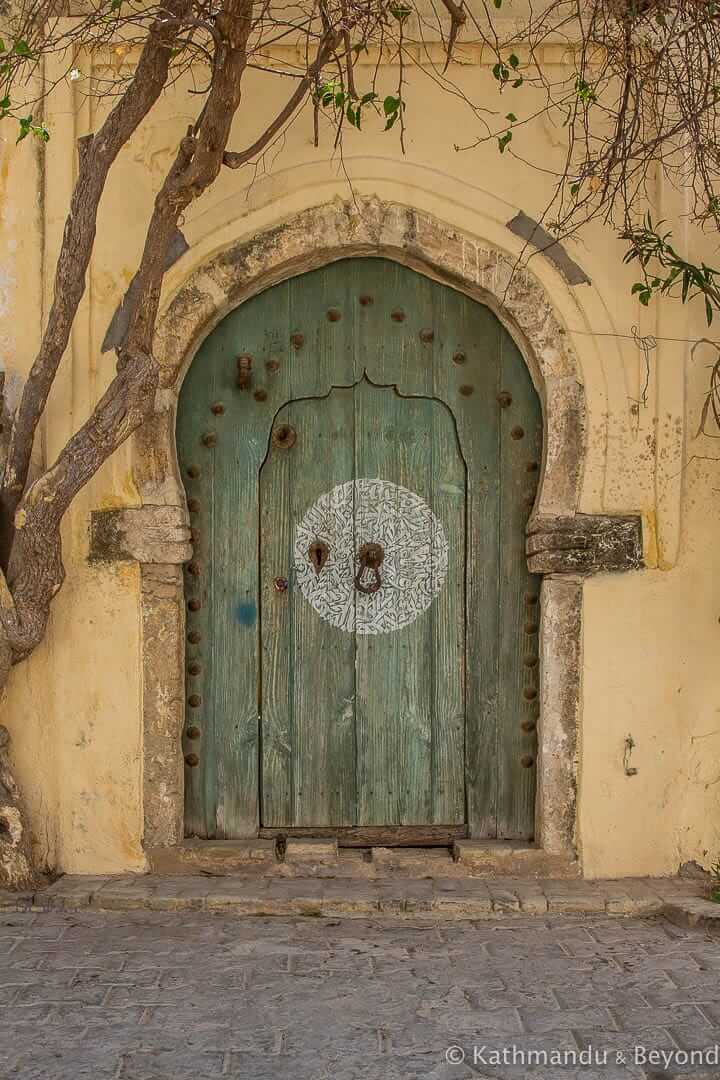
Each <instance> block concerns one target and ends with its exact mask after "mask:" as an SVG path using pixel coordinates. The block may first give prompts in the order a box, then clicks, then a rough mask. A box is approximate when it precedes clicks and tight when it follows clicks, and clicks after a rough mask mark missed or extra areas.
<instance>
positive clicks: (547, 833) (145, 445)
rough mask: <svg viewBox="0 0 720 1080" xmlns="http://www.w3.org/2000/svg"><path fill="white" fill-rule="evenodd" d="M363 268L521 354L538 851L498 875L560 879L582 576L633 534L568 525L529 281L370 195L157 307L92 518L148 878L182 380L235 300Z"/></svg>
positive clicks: (155, 845)
mask: <svg viewBox="0 0 720 1080" xmlns="http://www.w3.org/2000/svg"><path fill="white" fill-rule="evenodd" d="M309 238H310V239H309ZM372 255H376V256H382V257H385V258H390V259H394V260H396V261H398V262H400V263H403V264H405V265H407V266H409V267H411V268H412V269H415V270H417V271H419V272H420V273H423V274H425V275H426V276H429V277H432V278H434V279H436V280H438V281H441V282H443V283H445V284H447V285H450V286H452V287H453V288H456V289H458V290H460V291H462V292H464V293H466V294H467V295H469V296H471V297H472V298H474V299H476V300H478V301H479V302H480V303H483V304H486V305H487V306H489V307H490V308H491V309H492V310H493V311H494V312H495V314H496V315H497V316H498V318H499V319H500V320H501V322H502V323H503V324H504V325H505V326H506V328H507V329H508V331H509V332H510V334H511V335H512V337H513V338H514V339H515V341H516V343H517V344H518V346H519V348H520V349H521V351H522V353H523V355H524V357H525V360H526V362H527V364H528V367H529V369H530V373H531V375H532V378H533V381H534V383H535V386H536V389H537V391H538V394H539V396H540V400H541V404H542V409H543V418H544V446H543V469H542V476H541V481H540V489H539V495H538V499H537V502H536V506H535V508H534V510H533V515H532V518H531V524H530V528H529V532H530V533H531V534H532V535H530V537H529V542H528V552H529V563H530V568H531V570H533V571H535V572H539V573H544V574H546V577H545V579H544V583H543V590H542V615H541V664H542V674H541V697H540V704H541V719H540V725H539V753H538V775H537V783H538V797H537V813H536V817H537V830H536V836H537V842H536V847H535V849H532V850H531V849H527V851H524V852H522V853H521V854H520V858H521V863H520V864H517V861H515V862H513V863H511V864H509V866H508V872H524V870H526V869H530V866H529V864H528V862H527V860H528V859H529V860H531V863H532V860H533V859H537V858H541V859H543V860H545V862H543V863H542V867H543V872H555V873H557V872H562V871H563V870H566V871H568V872H573V871H574V870H575V869H576V868H577V861H576V860H577V852H576V845H575V831H576V769H577V764H576V758H577V729H578V720H579V698H580V648H581V604H582V577H583V575H585V574H587V573H590V572H593V571H594V570H597V569H625V568H631V567H633V566H636V565H639V562H640V556H639V554H638V546H639V522H638V519H635V518H632V519H631V518H616V519H611V518H599V517H598V518H596V517H594V516H588V515H578V513H577V510H578V505H579V500H580V491H581V484H582V477H583V467H584V461H585V445H586V439H585V429H586V412H585V396H584V388H583V381H582V377H581V371H580V365H579V361H578V358H577V356H576V354H575V352H574V350H573V348H572V345H571V343H570V340H569V337H568V334H567V331H566V330H565V328H564V327H563V326H562V324H561V322H560V321H559V319H558V317H557V315H556V312H555V309H554V306H553V304H552V301H551V299H550V297H549V296H548V294H547V292H546V291H545V289H544V287H543V286H542V285H541V283H540V282H539V280H538V279H537V278H536V277H535V276H534V275H533V274H532V273H531V272H530V270H529V269H527V268H526V267H521V268H517V266H516V264H515V260H514V259H513V258H512V257H511V256H509V255H508V254H507V253H506V252H504V251H501V250H499V249H497V248H493V247H491V246H489V245H488V244H486V243H484V242H482V241H481V240H479V239H478V238H477V237H475V236H472V235H470V234H468V233H465V232H463V231H461V230H460V229H458V228H456V227H452V226H449V225H446V224H443V223H442V222H440V221H438V220H437V219H436V218H434V217H431V216H430V215H429V214H426V213H424V212H420V211H418V210H415V209H411V208H408V207H405V206H401V205H398V204H396V203H387V202H382V201H381V200H379V199H377V198H368V199H361V200H359V201H354V202H341V201H339V200H335V201H333V202H331V203H328V204H325V205H322V206H318V207H315V208H312V209H309V210H305V211H303V212H301V213H299V214H298V215H296V216H295V217H293V218H291V219H290V220H288V221H285V222H283V223H282V224H278V225H276V226H275V227H273V228H272V229H270V230H269V231H267V232H264V233H262V234H259V235H256V236H254V237H252V238H251V239H249V240H248V239H246V240H243V241H239V242H238V243H236V244H233V245H231V246H229V247H225V248H223V249H222V250H219V251H217V252H216V253H215V254H214V255H212V256H211V257H210V258H208V259H207V260H206V261H205V262H204V263H203V264H201V265H200V266H198V267H197V268H195V269H194V270H193V271H192V272H191V273H190V274H189V275H188V277H187V278H186V279H185V281H184V283H183V284H182V285H181V287H180V288H179V289H178V290H177V291H176V292H175V294H174V295H173V296H171V297H170V298H169V300H168V302H167V303H166V305H165V306H164V309H163V312H162V315H161V318H160V321H159V325H158V331H157V337H156V356H157V358H158V361H159V363H160V367H161V386H160V390H159V392H158V394H157V400H156V407H155V412H154V414H153V415H152V417H151V418H150V419H149V420H148V421H146V423H145V424H144V426H143V427H142V429H141V430H140V431H139V432H138V433H136V435H135V436H134V438H133V442H132V468H133V477H134V481H135V484H136V487H137V490H138V492H139V495H140V499H141V503H142V505H141V506H140V507H138V508H135V509H126V510H115V511H108V512H104V513H103V512H98V513H96V514H94V515H93V544H94V546H96V547H99V548H101V549H102V552H103V554H104V557H108V555H110V557H113V554H112V552H114V557H116V558H126V559H128V558H129V559H134V560H136V561H138V562H139V563H140V566H141V609H142V610H141V625H142V671H143V725H144V732H143V738H144V751H143V754H144V788H143V790H144V844H145V848H146V850H148V851H149V852H150V861H151V863H154V865H157V866H161V865H162V863H161V862H159V861H158V856H157V854H156V855H155V856H154V857H153V854H152V853H153V852H155V853H157V852H158V851H164V850H167V849H168V848H174V847H178V846H179V845H182V840H183V761H182V756H181V752H180V732H181V730H182V724H183V720H184V603H183V579H182V566H181V564H182V563H183V562H185V561H186V560H187V559H188V558H189V557H190V550H191V549H190V545H189V532H188V527H187V517H186V513H187V512H186V508H185V497H184V491H183V488H182V484H181V481H180V478H179V475H178V468H177V455H176V448H175V416H176V409H177V401H178V395H179V390H180V386H181V384H182V380H183V377H184V374H185V372H186V371H187V369H188V367H189V365H190V363H191V362H192V359H193V357H194V355H195V353H196V351H197V349H198V347H199V345H200V343H201V342H202V341H203V340H204V338H205V337H206V336H207V335H208V334H209V333H210V331H211V330H212V329H213V328H214V327H215V326H216V325H217V324H218V323H219V322H220V321H221V320H222V318H223V317H224V316H225V315H226V314H227V313H228V312H229V311H231V310H232V309H234V308H236V307H237V306H238V305H239V304H241V303H243V302H244V301H245V300H247V299H249V298H250V297H252V296H254V295H256V294H257V293H259V292H261V291H263V290H265V289H267V288H268V287H269V286H271V285H274V284H276V283H278V282H280V281H283V280H285V279H287V278H289V277H292V276H295V275H297V274H300V273H304V272H305V271H307V270H311V269H315V268H317V267H319V266H322V265H324V264H327V263H329V262H333V261H337V260H339V259H345V258H348V257H353V256H372ZM613 560H614V561H613ZM511 857H512V858H513V859H516V855H515V854H512V855H511ZM548 858H550V859H551V860H552V862H551V863H550V864H548V863H547V859H548ZM523 860H524V861H523ZM510 866H512V868H513V869H512V870H510ZM518 866H519V867H520V869H519V870H518Z"/></svg>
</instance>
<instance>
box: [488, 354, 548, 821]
mask: <svg viewBox="0 0 720 1080" xmlns="http://www.w3.org/2000/svg"><path fill="white" fill-rule="evenodd" d="M500 371H501V381H502V384H503V387H504V388H505V390H506V391H507V392H508V393H509V394H511V395H512V403H511V404H510V405H508V407H507V408H504V409H503V410H502V415H501V424H500V612H501V618H500V620H499V641H500V655H499V665H500V703H499V705H500V707H499V725H498V834H499V835H500V836H502V837H504V838H507V839H518V840H531V839H532V838H533V836H534V834H535V773H536V768H535V760H536V755H537V732H536V730H535V726H534V725H535V723H536V721H537V716H538V696H537V695H538V685H539V681H538V670H539V669H538V655H539V649H538V642H539V629H540V578H539V577H537V576H535V575H532V574H529V573H528V569H527V559H526V556H525V529H526V526H527V521H528V518H529V516H530V511H531V509H532V505H533V503H534V501H535V494H536V490H537V479H538V476H539V470H538V466H539V464H540V460H541V459H540V455H541V452H542V416H541V413H540V404H539V402H538V398H537V394H536V393H535V388H534V387H533V385H532V381H531V379H530V374H529V372H528V369H527V366H526V364H525V361H524V359H523V357H522V355H521V354H520V351H519V350H518V348H517V346H516V345H515V344H514V342H513V341H511V339H510V338H509V336H508V335H506V334H505V335H503V336H502V338H501V342H500Z"/></svg>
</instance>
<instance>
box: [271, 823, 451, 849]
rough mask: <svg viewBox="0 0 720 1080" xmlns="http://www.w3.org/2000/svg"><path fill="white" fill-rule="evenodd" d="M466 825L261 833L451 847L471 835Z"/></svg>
mask: <svg viewBox="0 0 720 1080" xmlns="http://www.w3.org/2000/svg"><path fill="white" fill-rule="evenodd" d="M467 833H468V830H467V826H465V825H398V826H376V827H374V826H370V825H365V826H363V825H357V826H354V827H353V826H351V827H349V828H339V827H334V828H333V827H330V828H322V827H318V826H315V827H313V828H307V827H305V828H288V829H266V828H262V829H260V836H261V837H263V838H265V839H274V838H275V837H279V836H286V837H295V836H297V837H302V836H312V837H317V838H319V839H330V838H333V837H334V838H337V842H338V847H348V848H349V847H361V848H365V847H449V846H451V845H452V843H453V842H454V841H455V840H464V839H466V838H467Z"/></svg>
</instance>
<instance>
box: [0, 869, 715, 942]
mask: <svg viewBox="0 0 720 1080" xmlns="http://www.w3.org/2000/svg"><path fill="white" fill-rule="evenodd" d="M702 889H703V886H702V883H699V882H697V881H689V880H685V879H680V878H621V879H619V880H616V881H584V880H566V879H555V880H538V879H535V878H527V877H526V878H510V877H508V878H504V879H486V880H481V879H478V878H476V879H472V880H462V879H458V878H433V879H411V878H395V879H386V880H374V881H358V880H356V879H352V878H337V877H335V878H331V879H322V878H317V877H310V878H292V879H278V878H269V877H246V876H235V875H232V876H231V875H227V876H222V875H220V876H209V875H190V874H184V875H170V876H165V875H163V876H159V875H156V874H145V875H141V874H127V875H119V876H106V877H90V876H83V875H73V874H69V875H66V876H64V877H62V878H60V879H59V880H57V881H56V882H54V884H52V885H50V886H48V887H47V888H43V889H39V890H37V891H36V892H29V893H11V892H2V891H0V910H2V911H36V912H40V911H57V910H64V911H77V910H89V911H97V912H106V911H135V910H144V911H184V910H195V911H198V910H199V911H208V912H226V913H229V914H234V915H238V916H259V915H262V916H286V917H287V916H291V917H292V916H320V917H328V918H329V917H339V916H343V917H357V918H368V917H380V916H399V917H426V918H430V919H434V920H452V919H500V918H503V917H512V916H513V915H518V914H524V915H530V914H532V915H544V914H547V913H550V914H553V913H572V914H580V915H583V914H588V915H590V914H596V913H598V912H605V913H607V914H610V915H636V916H648V915H665V916H667V917H668V918H670V919H671V920H672V921H674V922H676V923H679V924H681V925H685V926H697V927H702V928H704V929H712V930H715V928H718V929H720V905H717V904H713V903H711V902H710V901H708V900H705V899H703V898H702V895H701V894H702Z"/></svg>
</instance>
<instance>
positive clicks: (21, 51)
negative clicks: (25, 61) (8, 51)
mask: <svg viewBox="0 0 720 1080" xmlns="http://www.w3.org/2000/svg"><path fill="white" fill-rule="evenodd" d="M13 52H14V53H15V55H16V56H32V50H31V48H30V46H29V45H28V43H27V41H23V40H22V38H18V40H17V41H16V42H15V43H14V45H13Z"/></svg>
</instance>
